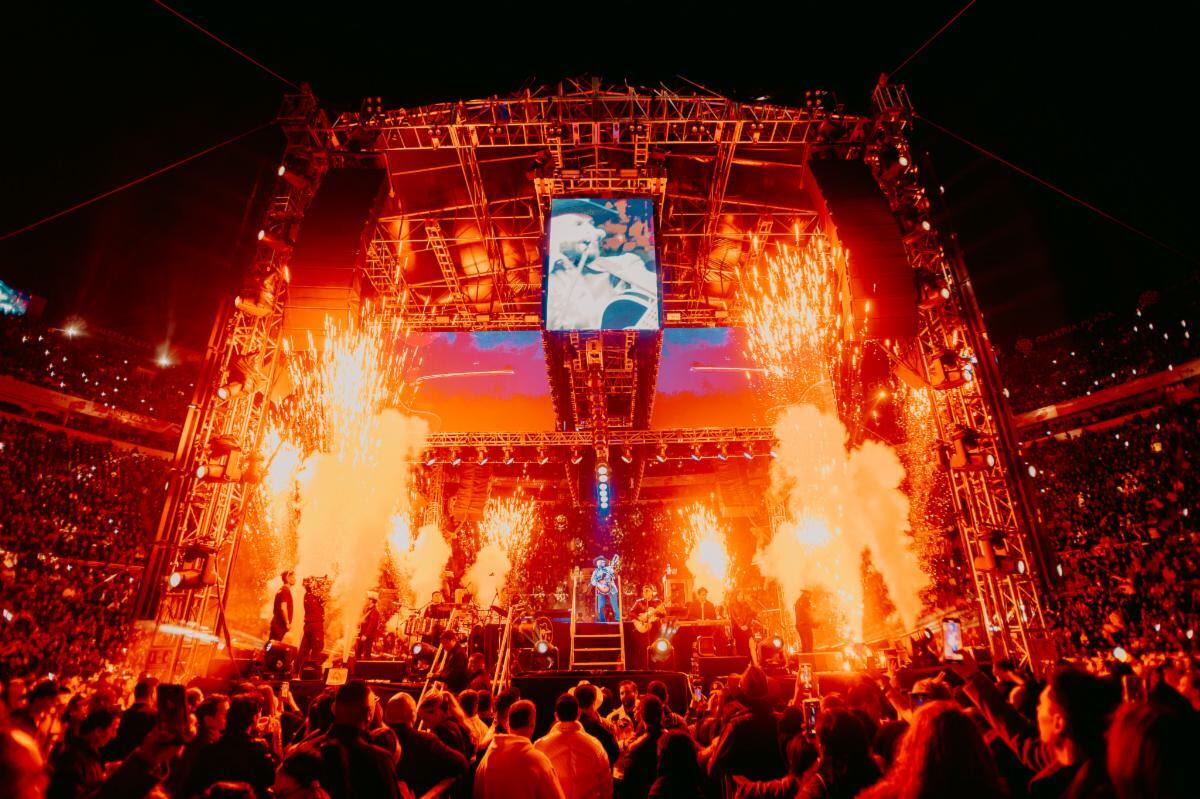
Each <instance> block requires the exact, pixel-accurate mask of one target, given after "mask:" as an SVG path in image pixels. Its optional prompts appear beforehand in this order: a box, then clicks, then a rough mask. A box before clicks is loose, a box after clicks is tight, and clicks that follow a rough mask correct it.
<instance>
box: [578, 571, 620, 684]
mask: <svg viewBox="0 0 1200 799" xmlns="http://www.w3.org/2000/svg"><path fill="white" fill-rule="evenodd" d="M589 587H590V584H589ZM613 592H614V598H613V606H614V608H615V609H616V612H617V618H620V617H621V578H620V577H619V576H618V577H614V578H613ZM621 630H622V627H621V622H619V621H590V622H586V621H585V622H581V621H579V568H578V567H576V568H575V570H574V572H573V573H572V579H571V664H570V667H571V668H572V669H596V670H601V671H608V670H618V671H619V670H622V669H624V668H625V636H624V635H623V634H622V632H621Z"/></svg>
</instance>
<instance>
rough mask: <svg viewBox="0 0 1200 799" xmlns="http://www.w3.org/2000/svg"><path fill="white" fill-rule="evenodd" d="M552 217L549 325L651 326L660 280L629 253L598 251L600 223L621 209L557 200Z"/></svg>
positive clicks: (616, 215)
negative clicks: (606, 253) (616, 253)
mask: <svg viewBox="0 0 1200 799" xmlns="http://www.w3.org/2000/svg"><path fill="white" fill-rule="evenodd" d="M553 215H554V216H553V218H552V219H551V222H550V247H549V267H548V278H547V293H546V328H547V329H548V330H601V329H653V328H656V327H657V326H658V301H657V300H658V281H657V278H656V277H655V274H654V272H653V271H651V270H650V269H648V268H647V267H646V262H645V260H643V259H642V257H641V256H639V255H637V254H636V253H632V252H624V253H620V254H619V255H604V254H602V247H601V245H602V244H603V242H604V239H605V238H607V236H608V234H607V232H606V231H605V230H604V229H603V228H602V227H600V226H601V225H603V224H605V223H610V222H617V221H619V220H620V219H621V214H620V213H619V212H618V211H616V210H614V209H612V208H609V207H608V206H606V205H603V204H601V203H598V202H595V201H594V200H587V199H582V198H566V199H561V200H556V201H555V202H554V205H553Z"/></svg>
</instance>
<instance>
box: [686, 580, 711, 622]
mask: <svg viewBox="0 0 1200 799" xmlns="http://www.w3.org/2000/svg"><path fill="white" fill-rule="evenodd" d="M687 618H688V621H710V620H712V619H715V618H717V608H716V606H715V605H713V603H711V602H709V601H708V589H707V588H705V587H703V586H701V587H700V588H698V589H696V598H695V599H693V600H692V601H691V602H689V603H687Z"/></svg>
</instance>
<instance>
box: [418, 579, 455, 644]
mask: <svg viewBox="0 0 1200 799" xmlns="http://www.w3.org/2000/svg"><path fill="white" fill-rule="evenodd" d="M453 610H454V608H453V606H451V605H450V604H448V603H447V602H446V597H445V595H444V594H443V593H442V592H441V591H436V590H435V591H434V592H433V595H432V597H431V598H430V600H429V604H428V605H426V606H425V609H424V610H422V611H421V616H422V618H426V619H433V620H434V623H433V624H432V625H430V626H429V628H428V632H426V633H425V634H424V635H423V636H421V640H422V641H424V642H425V643H427V644H434V645H436V644H437V643H438V639H439V637H440V636H441V634H442V631H443V630H445V629H446V624H447V622H448V620H449V618H450V613H451V612H452V611H453Z"/></svg>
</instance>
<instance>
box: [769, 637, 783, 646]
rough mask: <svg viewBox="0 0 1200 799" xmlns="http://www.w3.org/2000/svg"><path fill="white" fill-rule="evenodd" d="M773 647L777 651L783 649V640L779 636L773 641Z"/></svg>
mask: <svg viewBox="0 0 1200 799" xmlns="http://www.w3.org/2000/svg"><path fill="white" fill-rule="evenodd" d="M771 646H773V647H775V648H776V649H783V639H782V638H780V637H779V636H778V635H777V636H775V637H774V638H772V639H771Z"/></svg>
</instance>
